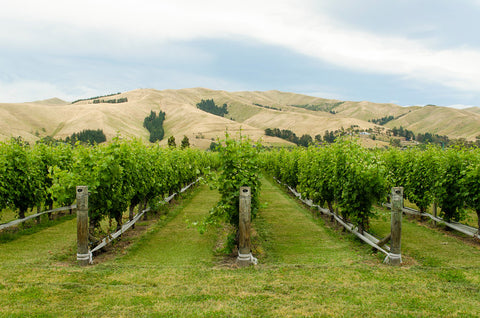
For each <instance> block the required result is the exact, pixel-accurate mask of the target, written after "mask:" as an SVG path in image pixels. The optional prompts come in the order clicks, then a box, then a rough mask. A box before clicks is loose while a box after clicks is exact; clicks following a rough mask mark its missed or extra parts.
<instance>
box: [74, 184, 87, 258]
mask: <svg viewBox="0 0 480 318" xmlns="http://www.w3.org/2000/svg"><path fill="white" fill-rule="evenodd" d="M77 261H78V265H80V266H86V265H88V263H89V261H90V256H89V253H88V187H87V186H77Z"/></svg>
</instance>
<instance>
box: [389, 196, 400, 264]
mask: <svg viewBox="0 0 480 318" xmlns="http://www.w3.org/2000/svg"><path fill="white" fill-rule="evenodd" d="M391 202H392V219H391V220H392V221H391V225H390V228H391V230H390V234H391V236H392V238H391V244H390V253H389V254H388V256H387V257H386V258H385V263H387V264H390V265H397V266H398V265H400V264H401V263H402V251H401V238H402V208H403V187H397V188H392V193H391Z"/></svg>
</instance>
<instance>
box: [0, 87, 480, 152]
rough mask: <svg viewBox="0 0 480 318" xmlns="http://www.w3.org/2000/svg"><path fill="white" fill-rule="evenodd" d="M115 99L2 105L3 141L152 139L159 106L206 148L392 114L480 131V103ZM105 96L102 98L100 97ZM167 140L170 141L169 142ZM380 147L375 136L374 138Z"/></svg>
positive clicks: (365, 124)
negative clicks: (94, 136)
mask: <svg viewBox="0 0 480 318" xmlns="http://www.w3.org/2000/svg"><path fill="white" fill-rule="evenodd" d="M110 98H115V99H118V98H127V99H128V102H125V103H116V104H111V103H93V100H84V101H80V102H76V103H74V104H71V103H68V102H65V101H62V100H59V99H56V98H53V99H49V100H44V101H37V102H30V103H17V104H11V103H10V104H0V120H1V121H0V139H3V140H4V139H8V138H10V137H16V136H22V137H23V138H25V139H27V140H31V141H33V140H36V139H38V138H39V137H44V136H52V137H54V138H66V137H67V136H70V135H71V134H72V133H74V132H79V131H81V130H83V129H103V131H104V133H105V134H106V135H107V138H108V139H110V138H112V137H114V136H115V135H120V136H122V137H126V138H129V137H136V138H141V139H143V140H145V141H146V140H148V132H147V130H146V129H145V128H143V126H142V124H143V120H144V118H145V117H146V116H147V115H148V114H149V113H150V111H151V110H154V111H159V110H161V111H164V112H165V113H166V120H165V123H164V127H165V136H166V137H168V136H171V135H173V136H175V138H176V139H177V141H179V140H180V139H181V138H183V136H184V135H185V136H187V137H188V138H189V139H190V143H191V144H193V145H194V146H196V147H200V148H206V147H208V146H209V145H210V143H211V142H212V141H213V140H215V139H216V138H217V137H221V136H223V135H224V132H225V131H226V130H228V131H229V132H231V133H236V132H238V131H240V130H241V131H242V134H244V135H249V136H250V137H251V138H252V139H254V140H258V139H260V138H261V139H262V140H263V142H265V143H267V144H286V143H287V144H288V142H286V141H284V140H281V139H279V138H274V137H268V136H265V135H264V130H265V129H266V128H280V129H289V130H292V131H293V132H294V133H296V134H297V136H299V137H300V136H301V135H302V134H310V135H311V136H312V137H313V136H315V135H317V134H321V135H323V134H324V133H325V131H326V130H330V131H331V130H337V129H341V128H342V127H343V128H345V129H347V128H349V127H352V126H353V127H357V128H359V129H369V128H371V129H374V130H375V129H377V130H379V129H384V127H382V126H378V125H375V124H373V123H371V122H369V120H372V119H378V118H382V117H385V116H394V117H395V118H396V119H395V120H393V121H390V122H389V123H387V124H386V126H387V127H390V128H392V127H394V126H397V127H399V126H400V125H402V126H403V127H404V128H406V129H409V130H412V131H414V132H426V131H428V132H432V133H437V134H440V135H448V136H449V137H453V138H458V137H464V138H467V139H470V140H473V139H474V138H475V136H477V135H480V109H478V108H475V107H474V108H471V109H468V110H458V109H452V108H447V107H437V106H426V107H402V106H398V105H395V104H378V103H371V102H350V101H339V100H330V99H323V98H318V97H312V96H306V95H300V94H294V93H286V92H279V91H267V92H226V91H218V90H210V89H205V88H191V89H179V90H163V91H159V90H154V89H138V90H134V91H130V92H125V93H121V94H119V95H115V96H112V97H105V99H106V100H107V99H110ZM100 99H102V98H100ZM202 99H214V101H215V103H216V104H217V105H222V104H223V103H226V104H227V105H228V111H229V113H228V114H227V115H226V118H223V117H218V116H215V115H212V114H209V113H206V112H204V111H202V110H199V109H197V108H196V104H197V103H198V102H200V101H201V100H202ZM166 139H167V138H165V140H164V141H162V143H166ZM369 142H370V145H375V144H376V142H375V141H371V140H370V141H369Z"/></svg>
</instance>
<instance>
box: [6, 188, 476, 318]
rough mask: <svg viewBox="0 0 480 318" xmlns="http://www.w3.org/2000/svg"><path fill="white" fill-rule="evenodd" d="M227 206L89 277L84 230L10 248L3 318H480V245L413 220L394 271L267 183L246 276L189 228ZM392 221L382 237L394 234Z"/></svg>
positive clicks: (159, 233) (153, 237) (158, 228)
mask: <svg viewBox="0 0 480 318" xmlns="http://www.w3.org/2000/svg"><path fill="white" fill-rule="evenodd" d="M218 198H219V195H218V193H217V192H216V191H213V190H210V189H209V188H208V187H207V186H205V185H203V186H199V187H197V188H196V189H194V190H193V191H192V192H191V193H190V194H188V195H187V197H186V198H184V199H183V200H181V201H180V202H179V204H178V205H175V206H173V207H171V209H170V212H169V214H168V215H166V216H162V217H161V218H159V219H158V221H157V222H154V223H150V224H151V225H150V227H149V228H148V230H147V231H146V232H145V233H144V234H143V235H141V236H139V237H138V238H136V239H132V244H131V245H130V246H129V247H128V248H126V249H123V248H122V249H118V251H117V253H116V255H112V256H111V257H105V258H104V259H101V257H99V258H98V259H97V262H98V264H96V265H93V266H88V267H86V268H81V267H78V266H76V265H75V259H74V254H75V245H76V243H75V240H76V234H75V227H76V224H75V219H66V220H64V221H63V222H59V223H57V224H54V225H52V226H50V227H47V228H44V229H42V230H41V231H37V232H35V233H33V234H29V235H23V236H20V237H18V238H16V239H15V240H12V241H8V242H5V243H0V316H5V317H24V316H33V317H35V316H37V317H58V316H64V317H99V316H102V317H252V316H255V317H304V316H316V317H324V316H325V317H327V316H338V317H358V316H366V317H425V316H429V317H477V316H478V308H480V271H479V269H480V248H479V245H478V244H474V243H468V242H464V241H463V239H461V238H457V237H454V236H451V235H447V234H444V233H443V232H440V231H438V230H435V229H431V228H428V227H426V226H424V225H422V224H417V223H416V221H414V220H407V219H404V222H403V229H404V231H403V241H402V249H403V250H402V252H403V257H404V261H405V264H404V265H403V266H401V267H390V266H387V265H384V264H382V260H383V256H382V255H377V254H374V253H372V251H371V249H370V248H369V247H367V246H366V245H364V244H361V243H360V242H359V241H357V240H356V239H355V238H354V237H352V236H351V235H349V234H347V233H343V232H341V231H340V230H337V229H333V228H332V227H331V225H330V224H329V222H328V221H324V220H323V219H322V218H318V217H315V216H312V213H311V211H310V210H308V209H306V208H304V207H303V206H301V205H299V204H298V203H297V202H296V201H295V200H294V199H292V198H291V197H290V196H289V195H287V194H286V193H285V192H284V191H283V189H280V188H279V187H278V186H277V185H276V184H273V183H272V182H271V181H269V180H265V179H264V180H263V188H262V193H261V200H262V202H263V203H264V205H265V207H264V208H263V209H262V211H261V212H260V214H259V217H258V218H257V219H256V220H255V222H254V227H255V231H256V233H257V235H256V237H255V239H254V242H255V250H256V251H257V256H258V257H259V265H257V266H255V267H250V268H244V269H238V268H235V266H232V265H231V262H227V261H226V260H225V258H224V257H223V256H220V255H216V254H215V252H214V250H215V248H216V246H217V241H218V240H217V238H218V236H219V235H220V232H221V231H219V229H213V230H211V231H209V232H207V233H206V234H204V235H200V234H199V233H198V231H197V230H196V229H194V228H188V227H187V223H186V220H187V219H188V220H198V219H200V218H202V217H203V216H204V215H205V214H206V213H208V210H209V209H210V208H211V207H212V206H213V205H214V204H215V203H216V201H217V200H218ZM386 219H387V217H386V216H385V217H384V218H382V217H381V218H379V219H378V220H374V221H373V222H372V230H373V231H374V232H375V233H377V234H379V235H384V234H385V233H387V232H388V221H387V220H386ZM139 226H140V225H139ZM119 245H120V244H119ZM99 259H100V260H101V261H99Z"/></svg>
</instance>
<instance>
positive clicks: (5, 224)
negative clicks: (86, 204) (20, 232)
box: [0, 204, 77, 231]
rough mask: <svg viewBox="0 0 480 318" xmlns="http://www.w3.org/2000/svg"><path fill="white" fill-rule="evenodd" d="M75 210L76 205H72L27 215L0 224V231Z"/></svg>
mask: <svg viewBox="0 0 480 318" xmlns="http://www.w3.org/2000/svg"><path fill="white" fill-rule="evenodd" d="M76 208H77V205H76V204H73V205H69V206H64V207H60V208H56V209H52V210H47V211H43V212H40V213H36V214H32V215H29V216H27V217H24V218H23V219H18V220H13V221H11V222H8V223H3V224H0V231H1V230H3V229H6V228H9V227H12V226H15V225H18V224H21V223H23V222H25V221H28V220H31V219H34V218H36V217H39V216H41V215H43V214H47V213H54V212H60V211H67V210H73V209H76Z"/></svg>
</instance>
